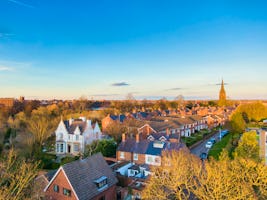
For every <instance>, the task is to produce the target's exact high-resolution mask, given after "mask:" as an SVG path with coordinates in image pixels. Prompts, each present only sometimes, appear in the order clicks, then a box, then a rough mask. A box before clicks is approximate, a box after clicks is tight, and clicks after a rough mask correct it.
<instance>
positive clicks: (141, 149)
mask: <svg viewBox="0 0 267 200" xmlns="http://www.w3.org/2000/svg"><path fill="white" fill-rule="evenodd" d="M156 135H157V136H156ZM170 136H171V135H166V134H154V136H152V137H151V136H148V139H142V140H140V134H139V133H138V134H136V135H135V138H127V139H126V138H125V137H126V136H125V134H123V135H122V142H121V143H120V145H119V146H118V148H117V152H116V156H117V160H118V161H130V162H133V163H136V164H139V165H142V164H147V165H150V166H160V165H161V156H162V153H163V152H164V151H178V150H180V149H181V148H186V146H185V144H183V143H181V142H179V141H178V140H175V141H174V142H172V141H171V140H170Z"/></svg>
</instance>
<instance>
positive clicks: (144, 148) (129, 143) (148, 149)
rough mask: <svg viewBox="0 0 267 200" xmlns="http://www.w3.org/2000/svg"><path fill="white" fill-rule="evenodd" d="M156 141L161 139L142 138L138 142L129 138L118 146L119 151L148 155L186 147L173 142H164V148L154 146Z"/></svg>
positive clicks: (156, 154)
mask: <svg viewBox="0 0 267 200" xmlns="http://www.w3.org/2000/svg"><path fill="white" fill-rule="evenodd" d="M154 142H159V141H150V140H141V141H140V142H138V143H137V142H136V141H135V139H133V138H129V139H127V140H126V141H125V142H121V143H120V145H119V146H118V149H117V150H118V151H123V152H131V153H138V154H148V155H155V156H158V155H161V153H162V151H163V150H165V151H166V150H167V151H171V150H179V149H180V148H183V147H186V145H185V144H183V143H181V142H180V143H173V142H169V141H166V142H162V143H163V144H164V145H163V148H156V147H154Z"/></svg>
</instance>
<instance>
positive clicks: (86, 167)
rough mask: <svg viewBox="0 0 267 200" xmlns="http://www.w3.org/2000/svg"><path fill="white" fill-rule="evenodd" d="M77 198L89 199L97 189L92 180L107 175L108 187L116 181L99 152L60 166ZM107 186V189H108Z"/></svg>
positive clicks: (96, 193) (97, 192)
mask: <svg viewBox="0 0 267 200" xmlns="http://www.w3.org/2000/svg"><path fill="white" fill-rule="evenodd" d="M62 168H63V169H64V171H65V173H66V175H67V177H68V179H69V181H70V183H71V185H72V187H73V189H74V190H75V192H76V194H77V196H78V198H79V200H87V199H91V198H93V197H94V196H96V195H98V194H100V193H101V192H103V191H99V190H98V188H97V186H96V184H95V183H94V181H95V180H96V179H99V178H100V177H102V176H106V177H107V183H108V188H109V187H111V186H113V185H114V184H116V183H117V182H118V180H117V178H116V177H115V175H114V174H113V172H112V170H111V168H110V167H109V166H108V164H107V163H106V161H105V160H104V157H103V156H102V154H101V153H97V154H95V155H93V156H91V157H88V158H86V159H83V160H77V161H74V162H71V163H68V164H65V165H63V166H62ZM108 188H107V189H108Z"/></svg>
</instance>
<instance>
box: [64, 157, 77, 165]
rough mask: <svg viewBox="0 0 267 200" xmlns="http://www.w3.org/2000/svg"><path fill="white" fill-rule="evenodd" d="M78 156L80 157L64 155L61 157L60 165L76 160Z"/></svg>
mask: <svg viewBox="0 0 267 200" xmlns="http://www.w3.org/2000/svg"><path fill="white" fill-rule="evenodd" d="M79 158H80V157H79V156H75V157H70V156H67V157H64V158H62V159H61V162H60V165H64V164H66V163H70V162H73V161H75V160H78V159H79Z"/></svg>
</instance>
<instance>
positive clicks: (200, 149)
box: [190, 132, 220, 157]
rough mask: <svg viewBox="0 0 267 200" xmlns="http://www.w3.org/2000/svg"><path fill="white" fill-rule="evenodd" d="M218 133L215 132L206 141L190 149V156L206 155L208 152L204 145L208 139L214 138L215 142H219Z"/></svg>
mask: <svg viewBox="0 0 267 200" xmlns="http://www.w3.org/2000/svg"><path fill="white" fill-rule="evenodd" d="M219 135H220V133H219V132H217V133H216V134H215V135H213V136H210V137H208V138H207V139H205V140H203V141H202V142H201V143H200V144H199V145H198V146H196V147H194V148H192V149H191V150H190V151H191V153H192V154H195V155H196V156H198V157H199V156H200V154H201V153H207V154H208V152H209V149H208V148H206V147H205V144H206V143H207V141H208V140H209V139H210V138H215V139H216V142H219V141H220V138H219Z"/></svg>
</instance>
